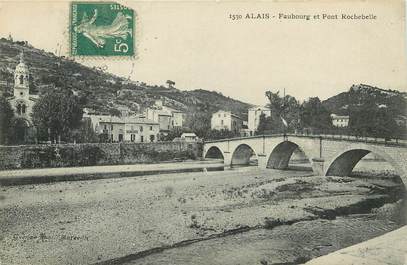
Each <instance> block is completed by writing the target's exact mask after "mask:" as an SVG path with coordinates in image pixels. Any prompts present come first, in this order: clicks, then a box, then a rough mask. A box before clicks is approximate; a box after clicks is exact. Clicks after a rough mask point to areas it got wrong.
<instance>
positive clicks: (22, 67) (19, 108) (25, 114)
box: [8, 53, 38, 127]
mask: <svg viewBox="0 0 407 265" xmlns="http://www.w3.org/2000/svg"><path fill="white" fill-rule="evenodd" d="M29 80H30V71H29V69H28V66H27V64H26V63H25V61H24V54H23V53H21V54H20V62H19V64H17V66H16V69H15V71H14V88H13V96H12V97H10V98H8V101H9V102H10V105H11V107H12V108H13V110H14V114H15V116H16V117H17V118H21V119H24V121H25V122H26V123H27V126H28V127H31V126H32V120H31V114H32V109H33V106H34V104H35V102H36V100H37V99H38V96H37V95H32V94H30V81H29Z"/></svg>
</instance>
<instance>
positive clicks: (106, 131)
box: [83, 114, 159, 143]
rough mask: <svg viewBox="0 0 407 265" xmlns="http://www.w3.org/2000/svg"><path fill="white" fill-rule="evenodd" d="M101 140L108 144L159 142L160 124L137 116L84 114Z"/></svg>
mask: <svg viewBox="0 0 407 265" xmlns="http://www.w3.org/2000/svg"><path fill="white" fill-rule="evenodd" d="M83 117H84V118H89V119H90V120H91V123H92V127H93V129H94V130H95V132H96V133H97V134H98V135H99V137H100V139H101V140H103V141H108V142H141V143H143V142H147V143H150V142H157V141H158V140H159V124H158V123H156V122H154V121H151V120H148V119H145V118H139V117H136V116H130V117H115V116H110V115H95V114H90V115H88V114H84V116H83Z"/></svg>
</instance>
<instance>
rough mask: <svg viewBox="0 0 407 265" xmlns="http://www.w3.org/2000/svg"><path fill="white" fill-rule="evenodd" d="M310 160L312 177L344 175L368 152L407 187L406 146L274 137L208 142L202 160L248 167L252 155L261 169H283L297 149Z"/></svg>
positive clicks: (360, 140) (347, 138)
mask: <svg viewBox="0 0 407 265" xmlns="http://www.w3.org/2000/svg"><path fill="white" fill-rule="evenodd" d="M297 148H298V149H300V150H301V151H302V152H303V153H304V154H305V156H306V157H307V158H308V159H309V162H310V163H311V165H312V169H313V171H314V172H315V174H318V175H326V176H333V175H336V176H346V175H348V174H350V173H351V172H352V170H353V168H354V167H355V165H356V164H357V163H358V162H359V161H360V160H361V159H362V158H363V157H364V156H366V155H367V154H368V153H371V152H372V153H374V154H376V155H377V156H379V157H381V158H383V159H385V160H386V161H387V162H388V163H390V164H391V165H392V166H393V168H394V169H395V170H396V172H397V173H398V174H399V175H400V177H401V178H402V180H403V182H404V184H405V185H406V184H407V144H406V143H404V142H394V141H392V142H388V141H384V140H381V139H374V138H369V139H368V138H356V137H354V136H352V137H351V136H336V137H335V136H332V135H329V136H328V135H318V136H316V135H297V134H287V135H282V134H276V135H260V136H252V137H242V138H231V139H222V140H214V141H207V142H205V143H204V146H203V156H204V158H223V161H224V164H225V165H242V164H248V163H249V162H250V158H251V157H252V156H253V155H255V156H256V157H257V160H258V166H259V167H262V168H274V169H286V168H287V167H288V163H289V161H290V158H291V156H292V154H293V152H294V150H296V149H297Z"/></svg>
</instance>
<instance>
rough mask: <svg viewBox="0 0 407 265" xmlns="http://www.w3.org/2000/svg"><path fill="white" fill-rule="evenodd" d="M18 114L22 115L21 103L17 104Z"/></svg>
mask: <svg viewBox="0 0 407 265" xmlns="http://www.w3.org/2000/svg"><path fill="white" fill-rule="evenodd" d="M17 114H20V115H21V105H20V104H18V105H17Z"/></svg>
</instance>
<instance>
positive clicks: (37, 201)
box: [0, 167, 404, 264]
mask: <svg viewBox="0 0 407 265" xmlns="http://www.w3.org/2000/svg"><path fill="white" fill-rule="evenodd" d="M310 174H311V173H310V172H297V171H277V170H270V169H264V170H263V169H259V168H257V167H248V168H238V169H234V170H226V171H216V172H190V173H176V174H162V175H150V176H138V177H134V178H132V177H126V178H120V179H101V180H88V181H75V182H69V181H68V182H58V183H49V184H37V185H24V186H8V187H2V189H1V199H2V200H1V202H0V216H1V220H0V227H1V238H0V240H1V241H0V260H2V261H4V263H6V264H90V263H102V264H125V263H130V264H132V263H134V264H149V263H150V264H164V263H162V262H164V261H165V260H167V263H165V264H168V260H170V258H171V259H173V260H174V264H183V263H184V264H191V262H192V264H236V262H235V261H236V260H237V259H238V258H241V263H240V264H273V263H274V264H275V263H290V262H291V263H293V262H294V263H299V262H303V261H305V260H307V259H310V258H312V257H315V256H319V255H323V254H325V253H328V252H331V251H334V250H336V249H339V248H342V247H346V246H348V245H350V244H354V243H357V242H360V241H363V240H365V239H367V238H370V237H374V236H377V235H380V234H383V233H386V232H387V231H390V230H393V229H395V228H397V227H399V226H400V225H401V224H402V222H401V220H400V216H399V214H398V213H400V208H401V207H402V203H401V202H400V199H401V198H402V196H403V190H404V186H403V185H402V184H401V183H400V182H398V181H397V180H396V179H395V178H393V177H392V176H391V175H389V174H387V175H386V174H385V175H380V176H376V177H373V176H370V177H369V178H350V177H322V176H310ZM354 214H357V215H354ZM360 214H363V215H360ZM239 246H240V247H239ZM299 248H301V251H298V249H299ZM191 251H192V252H191ZM277 252H278V253H277ZM190 253H196V256H195V258H194V259H193V260H192V261H191V259H190V258H191V257H190V255H191V254H190ZM210 253H212V254H210ZM162 255H164V256H162ZM183 260H184V261H183Z"/></svg>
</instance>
